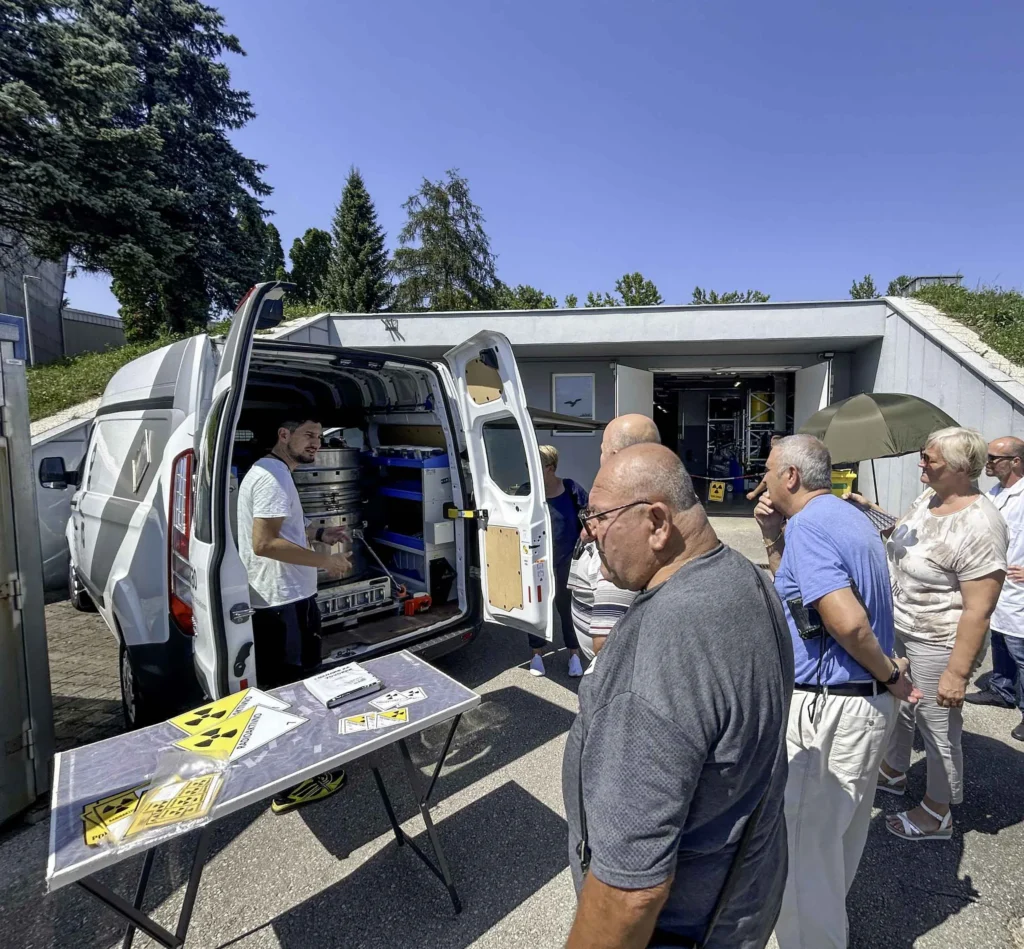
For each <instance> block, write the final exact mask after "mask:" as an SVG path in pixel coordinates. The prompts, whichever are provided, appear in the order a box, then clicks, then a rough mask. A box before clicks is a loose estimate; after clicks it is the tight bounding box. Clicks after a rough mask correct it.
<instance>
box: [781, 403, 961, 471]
mask: <svg viewBox="0 0 1024 949" xmlns="http://www.w3.org/2000/svg"><path fill="white" fill-rule="evenodd" d="M956 424H957V422H956V419H953V418H950V417H949V416H948V415H947V414H946V413H945V412H943V411H942V409H940V408H939V407H938V406H936V405H932V404H931V402H926V401H925V400H924V399H919V398H918V397H917V396H914V395H906V394H904V393H902V392H865V393H862V394H861V395H855V396H851V397H850V398H849V399H843V400H842V401H841V402H835V403H833V404H832V405H829V406H826V407H825V408H823V409H822V410H821V411H820V412H815V413H814V415H812V416H811V417H810V418H809V419H808V420H807V421H806V423H805V424H804V425H803V426H802V427H801V429H800V433H801V434H803V435H814V436H816V437H817V438H820V439H821V440H822V441H823V442H824V443H825V445H826V446H827V447H828V450H829V452H830V453H831V455H832V460H833V462H834V463H835V464H839V463H842V462H854V461H866V460H867V459H869V458H892V457H894V456H896V455H906V454H909V453H910V452H912V451H920V450H921V449H922V448H924V446H925V445H926V444H927V441H928V436H929V435H930V434H931V433H932V432H934V431H936V430H937V429H940V428H946V427H947V426H950V425H956Z"/></svg>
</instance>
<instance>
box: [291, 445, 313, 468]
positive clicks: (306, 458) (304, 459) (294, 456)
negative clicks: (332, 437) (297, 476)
mask: <svg viewBox="0 0 1024 949" xmlns="http://www.w3.org/2000/svg"><path fill="white" fill-rule="evenodd" d="M285 451H286V452H287V453H288V457H289V458H291V460H292V461H294V462H295V464H297V465H311V464H313V462H314V461H316V449H315V448H311V449H306V450H305V451H301V452H298V451H293V450H292V449H291V448H286V449H285Z"/></svg>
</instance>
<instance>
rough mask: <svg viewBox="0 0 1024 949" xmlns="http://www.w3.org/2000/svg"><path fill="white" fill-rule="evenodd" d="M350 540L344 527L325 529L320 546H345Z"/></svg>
mask: <svg viewBox="0 0 1024 949" xmlns="http://www.w3.org/2000/svg"><path fill="white" fill-rule="evenodd" d="M350 540H351V538H350V537H349V535H348V531H347V530H346V529H345V528H344V527H325V528H324V532H323V534H322V535H321V537H320V542H321V543H322V544H332V545H333V544H341V543H346V544H347V543H349V541H350Z"/></svg>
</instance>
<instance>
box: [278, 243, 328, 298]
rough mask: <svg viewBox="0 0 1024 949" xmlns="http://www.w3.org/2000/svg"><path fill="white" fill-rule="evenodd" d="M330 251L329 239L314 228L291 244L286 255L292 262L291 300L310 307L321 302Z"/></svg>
mask: <svg viewBox="0 0 1024 949" xmlns="http://www.w3.org/2000/svg"><path fill="white" fill-rule="evenodd" d="M332 251H333V245H332V242H331V235H330V234H328V233H327V231H322V230H320V228H318V227H310V228H307V229H306V233H305V234H303V235H302V237H296V238H295V240H294V241H292V249H291V250H290V251H289V252H288V256H289V257H291V259H292V274H291V281H292V283H294V284H295V286H296V287H297V288H298V289H297V290H296V291H295V296H297V297H298V298H299V299H300V300H301V301H302V302H303V303H306V304H308V305H310V306H313V305H315V304H318V303H320V302H321V301H322V300H323V295H324V285H325V283H326V280H327V270H328V267H329V266H330V262H331V254H332Z"/></svg>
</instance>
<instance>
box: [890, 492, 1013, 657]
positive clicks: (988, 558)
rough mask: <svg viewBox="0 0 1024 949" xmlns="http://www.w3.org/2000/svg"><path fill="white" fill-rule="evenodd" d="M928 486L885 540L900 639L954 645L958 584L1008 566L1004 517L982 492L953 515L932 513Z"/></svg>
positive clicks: (959, 603)
mask: <svg viewBox="0 0 1024 949" xmlns="http://www.w3.org/2000/svg"><path fill="white" fill-rule="evenodd" d="M934 495H935V492H934V491H933V490H932V489H931V488H927V489H926V490H925V492H924V493H923V494H922V495H921V496H920V497H919V498H918V499H917V500H916V501H914V503H913V504H912V505H911V506H910V510H909V511H907V513H906V514H904V515H903V517H902V518H900V520H899V522H898V523H897V524H896V527H895V529H894V530H893V532H892V534H891V535H890V536H889V538H888V540H886V542H885V552H886V555H887V556H888V558H889V573H890V575H891V578H892V605H893V615H894V618H895V620H896V632H897V634H898V635H899V637H900V639H903V640H907V639H911V640H917V641H920V642H926V643H934V644H937V645H942V646H948V647H951V646H952V645H953V643H954V641H955V640H956V627H957V624H958V623H959V622H960V615H961V613H963V606H964V602H963V597H962V595H961V593H960V584H961V583H963V582H964V581H965V580H977V579H979V578H981V577H984V576H987V575H988V574H990V573H994V572H995V571H996V570H1005V569H1006V544H1007V535H1006V522H1005V521H1004V520H1003V519H1002V517H1000V515H999V512H998V511H997V510H996V508H995V505H994V504H993V503H992V502H991V501H990V500H989V499H988V497H987V496H986V495H984V494H981V495H978V497H977V499H976V500H975V501H973V502H972V503H971V504H969V505H967V507H965V508H964V509H963V510H962V511H956V512H955V513H953V514H941V515H936V514H933V513H932V512H931V511H930V510H929V508H928V502H929V501H930V500H931V498H932V497H934Z"/></svg>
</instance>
